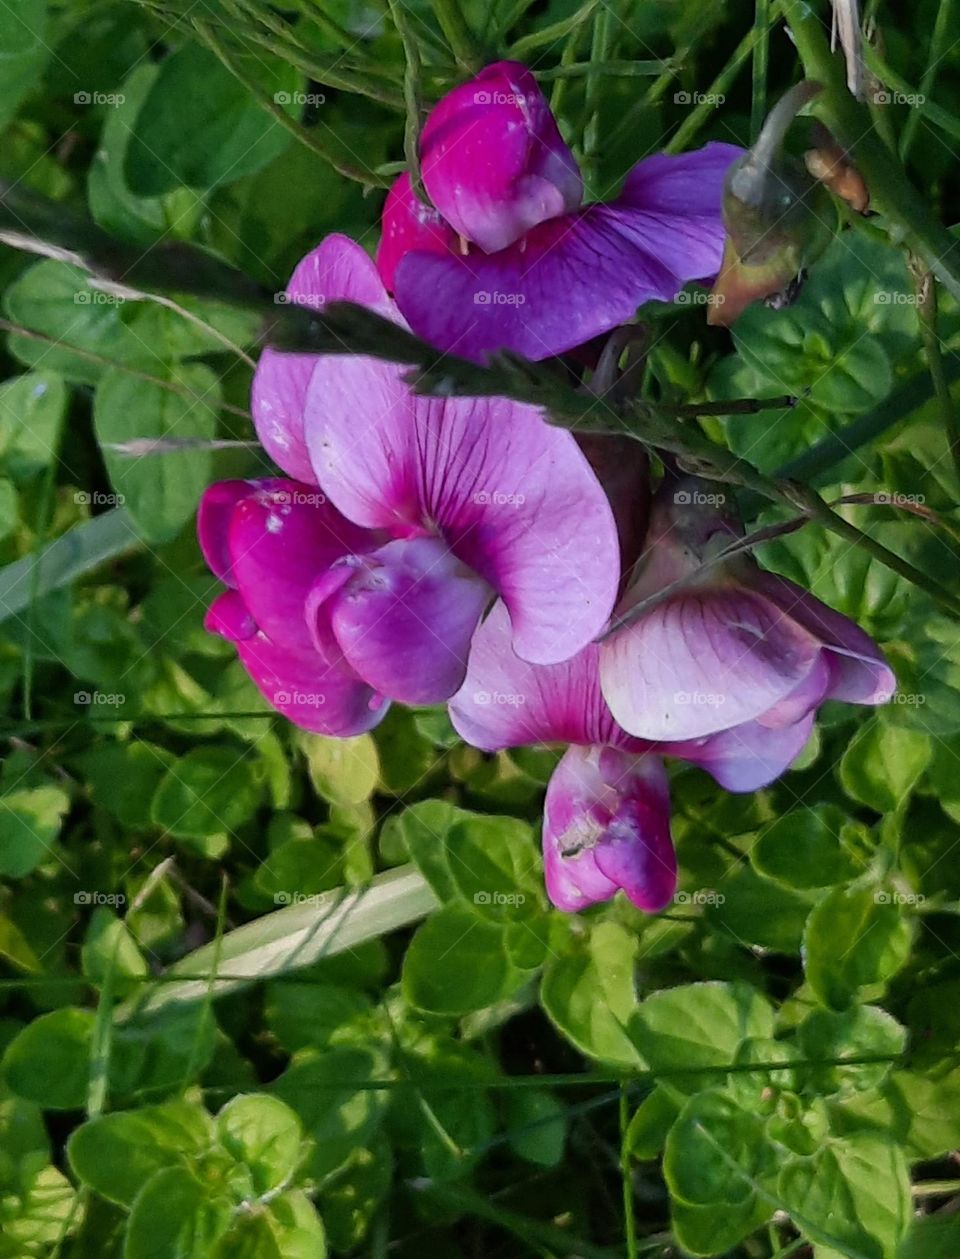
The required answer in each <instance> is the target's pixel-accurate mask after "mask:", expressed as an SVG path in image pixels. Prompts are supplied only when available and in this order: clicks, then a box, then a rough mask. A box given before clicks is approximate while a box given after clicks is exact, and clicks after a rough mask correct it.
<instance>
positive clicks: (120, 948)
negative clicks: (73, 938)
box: [80, 905, 150, 995]
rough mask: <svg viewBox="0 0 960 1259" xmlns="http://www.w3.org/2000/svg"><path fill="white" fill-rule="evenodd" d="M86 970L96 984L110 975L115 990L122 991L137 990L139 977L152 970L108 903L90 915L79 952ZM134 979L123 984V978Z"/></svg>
mask: <svg viewBox="0 0 960 1259" xmlns="http://www.w3.org/2000/svg"><path fill="white" fill-rule="evenodd" d="M80 956H81V960H82V964H83V973H84V975H86V977H87V978H88V979H90V980H92V981H93V982H94V983H95V984H102V983H103V982H104V980H105V978H106V977H107V976H108V975H110V976H111V977H112V982H113V991H114V992H115V993H117V994H119V995H122V994H123V993H124V992H131V991H134V992H135V991H136V990H137V988H138V984H137V983H136V982H135V981H136V980H138V979H145V978H146V976H147V975H149V973H150V968H149V967H148V966H147V960H146V958H145V957H144V956H143V954H142V953H141V952H140V949H139V947H138V945H137V942H136V940H135V939H134V938H133V936H132V935H131V934H130V931H129V929H128V928H127V926H126V924H125V923H124V922H122V921H121V920H120V919H119V918H118V917H117V916H116V914H115V913H114V912H113V911H112V910H111V909H108V908H107V907H106V906H105V905H98V906H97V908H96V909H95V910H94V911H93V913H92V915H91V916H90V922H89V923H88V925H87V934H86V937H85V939H84V942H83V947H82V949H81V952H80ZM124 979H128V980H133V981H134V982H132V983H126V984H124V983H123V982H122V980H124Z"/></svg>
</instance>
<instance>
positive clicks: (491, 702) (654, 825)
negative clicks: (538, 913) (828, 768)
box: [449, 604, 813, 912]
mask: <svg viewBox="0 0 960 1259" xmlns="http://www.w3.org/2000/svg"><path fill="white" fill-rule="evenodd" d="M600 651H601V648H600V646H599V645H598V644H596V643H592V644H590V645H588V646H587V647H585V648H584V649H583V650H582V651H580V652H579V653H578V654H577V655H576V656H575V657H573V658H572V659H570V660H567V661H565V662H563V663H561V664H555V665H546V666H545V665H532V664H530V663H528V662H526V661H523V660H521V659H520V658H519V657H518V656H517V655H516V653H515V652H514V651H513V650H512V648H511V644H510V620H509V616H508V614H507V612H506V609H505V608H504V607H503V605H502V604H497V605H496V606H495V607H494V608H493V610H492V611H491V613H490V615H489V616H488V617H487V619H486V620H485V621H484V623H483V625H482V626H481V627H480V629H479V630H478V631H477V633H476V634H475V635H474V639H473V645H472V648H471V652H470V663H469V668H468V670H467V676H466V678H465V679H464V683H463V686H462V687H461V688H460V690H459V691H458V692H457V694H456V695H455V696H454V697H453V699H452V700H451V701H450V706H449V707H450V717H451V720H452V722H453V724H454V726H455V728H456V730H457V732H458V734H459V735H460V736H461V738H463V739H464V740H466V742H467V743H470V744H472V745H473V746H474V747H478V748H482V749H483V750H484V751H488V752H493V751H498V750H499V749H501V748H508V747H521V746H524V745H529V744H540V743H553V742H562V743H569V744H570V745H571V746H570V747H569V748H568V749H567V751H566V752H565V753H564V754H563V756H562V757H561V759H560V761H559V763H558V764H557V767H556V769H555V770H554V772H553V775H552V776H551V779H550V783H549V785H548V787H547V794H546V800H545V802H544V817H543V863H544V876H545V880H546V886H547V892H548V895H549V896H550V899H551V901H552V902H553V904H554V905H556V906H557V907H558V908H559V909H565V910H569V911H576V910H579V909H583V908H585V907H586V906H587V905H592V904H594V903H596V902H597V901H603V900H607V899H609V898H610V897H611V896H613V895H614V894H615V892H616V891H617V890H618V888H622V889H623V890H624V892H625V893H626V895H627V896H628V897H629V899H630V900H631V901H632V902H633V903H634V904H635V905H636V906H638V908H640V909H642V910H645V911H647V912H656V911H657V910H659V909H662V908H663V907H664V906H665V905H666V904H667V903H668V902H669V901H670V900H671V898H672V897H673V894H674V891H675V889H676V881H677V862H676V856H675V854H674V850H673V844H672V842H671V839H670V802H669V795H668V790H667V778H666V773H665V770H664V766H663V760H662V758H663V757H664V756H671V757H678V758H682V759H684V760H687V761H690V762H692V763H694V764H697V765H700V766H702V767H703V768H704V769H706V770H708V771H709V772H710V773H711V774H712V775H713V777H714V778H715V779H716V780H717V781H718V782H719V783H720V784H721V785H722V786H725V787H727V788H728V789H729V790H732V791H754V790H756V789H757V788H758V787H763V786H766V784H767V783H769V782H771V781H772V780H773V779H774V778H776V777H777V776H778V775H779V774H781V773H782V772H783V770H784V769H786V768H787V766H788V765H789V764H790V762H791V761H793V760H794V759H795V757H796V756H797V755H798V754H799V752H800V751H801V750H802V748H803V745H804V744H805V743H806V741H807V738H808V736H809V734H810V730H811V728H812V724H813V718H812V716H810V717H808V718H806V719H805V720H803V721H800V722H797V723H795V724H794V725H793V726H791V727H790V728H788V729H785V730H782V731H781V730H778V731H768V730H764V729H762V728H761V727H760V726H758V725H757V724H756V723H747V724H745V725H744V726H742V727H740V728H739V729H736V730H730V731H725V732H723V733H721V734H718V735H714V736H712V737H711V738H704V739H693V740H689V741H687V742H683V743H655V742H651V741H647V740H643V739H637V738H635V737H633V736H632V735H630V734H628V733H627V732H626V731H625V730H624V729H623V728H622V727H621V726H619V725H618V724H617V722H616V721H615V720H614V718H613V714H612V713H611V712H610V709H609V708H608V707H607V704H606V702H605V701H604V698H603V694H602V692H601V689H600Z"/></svg>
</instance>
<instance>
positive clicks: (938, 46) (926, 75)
mask: <svg viewBox="0 0 960 1259" xmlns="http://www.w3.org/2000/svg"><path fill="white" fill-rule="evenodd" d="M952 18H953V0H940V7H939V8H938V9H937V20H936V21H935V22H934V24H933V34H932V35H931V36H930V47H929V48H928V49H927V64H926V68H925V69H924V71H923V74H922V76H921V78H920V92H919V95H920V96H922V97H923V98H924V100H926V98H927V97H929V95H930V93H931V91H932V90H933V85H934V83H935V82H936V78H937V67H938V66H939V65H940V62H941V61H942V60H943V59H944V57H945V56H946V54H947V51H948V50H947V49H946V48H945V45H946V42H947V32H948V31H949V30H950V23H951V20H952ZM919 125H920V114H919V113H918V112H917V110H916V109H914V110H911V112H910V113H909V114H908V116H907V121H906V123H905V124H904V128H903V135H902V137H901V139H900V160H901V162H906V160H907V158H908V157H909V156H910V149H911V148H912V146H913V141H914V138H915V136H916V134H917V127H918V126H919Z"/></svg>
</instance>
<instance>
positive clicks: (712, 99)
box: [664, 28, 757, 153]
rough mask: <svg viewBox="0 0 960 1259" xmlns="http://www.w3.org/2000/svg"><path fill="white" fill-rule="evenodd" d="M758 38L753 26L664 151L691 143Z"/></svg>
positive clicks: (684, 146)
mask: <svg viewBox="0 0 960 1259" xmlns="http://www.w3.org/2000/svg"><path fill="white" fill-rule="evenodd" d="M756 38H757V32H756V29H755V28H751V29H750V30H749V31H747V33H746V35H744V37H743V39H741V41H740V43H739V44H738V45H737V47H736V48H735V49H734V51H733V55H732V56H731V57H730V60H729V61H728V62H727V64H726V65H725V66H724V67H723V69H722V70H721V71H720V73H719V74H718V75H717V77H716V78H715V79H714V80H713V82H712V83H711V84H710V86H709V87H708V88H707V90H706V91H705V92H704V93H702V97H701V99H700V100H699V101H698V102H697V104H696V105H695V106H694V107H693V109H692V110H691V111H690V114H689V116H688V117H687V118H686V119H685V120H684V121H683V122H682V123H681V124H680V126H679V127H678V129H677V131H676V132H675V133H674V135H673V136H672V138H671V140H670V142H669V144H668V145H667V147H666V149H665V150H664V152H666V153H681V152H682V151H683V150H684V149H685V148H686V147H687V146H688V145H689V143H690V141H691V140H692V139H693V137H694V136H695V135H696V134H697V132H698V131H699V130H700V128H701V127H702V126H703V124H704V123H705V122H706V120H707V119H708V118H709V117H710V115H711V114H712V113H713V111H714V110H715V109H716V108H717V105H716V98H717V97H719V96H726V94H727V89H728V88H729V87H730V85H731V83H733V81H734V79H735V78H736V77H737V75H738V74H739V72H740V67H741V66H742V65H743V64H744V63H745V62H746V60H747V58H748V57H749V56H750V53H751V52H752V51H753V46H754V42H755V40H756Z"/></svg>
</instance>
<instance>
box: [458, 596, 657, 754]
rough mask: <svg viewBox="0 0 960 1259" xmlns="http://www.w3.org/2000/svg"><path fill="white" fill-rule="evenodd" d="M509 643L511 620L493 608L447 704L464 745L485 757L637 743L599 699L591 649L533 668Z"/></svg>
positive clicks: (596, 666)
mask: <svg viewBox="0 0 960 1259" xmlns="http://www.w3.org/2000/svg"><path fill="white" fill-rule="evenodd" d="M511 637H512V628H511V625H510V616H509V614H508V612H507V609H506V608H505V607H504V605H503V604H502V603H497V604H496V605H495V606H494V607H493V609H492V610H491V612H490V614H489V616H488V617H487V618H486V620H485V621H484V622H483V624H482V625H481V626H480V628H479V629H478V630H477V632H476V633H475V634H474V636H473V645H472V647H471V649H470V663H469V666H468V668H467V676H466V678H465V679H464V682H463V685H462V686H461V688H460V690H459V691H458V692H457V694H456V695H455V696H454V697H453V699H452V700H451V701H450V719H451V721H452V722H453V724H454V727H455V728H456V731H457V733H458V734H459V735H460V737H461V738H462V739H464V740H465V741H466V742H467V743H470V744H472V745H473V746H474V747H477V748H482V749H483V750H484V751H485V752H495V751H498V750H499V749H500V748H515V747H523V746H524V745H526V744H532V743H554V742H556V743H582V744H591V743H597V744H603V743H609V744H617V743H619V744H621V745H626V744H630V745H633V744H637V741H636V740H631V739H630V738H629V736H627V735H625V734H624V733H623V731H622V730H620V728H619V727H618V726H617V724H616V723H615V722H614V720H613V717H612V716H611V715H610V710H609V709H608V708H607V705H606V703H605V702H604V699H603V696H602V695H601V693H600V672H599V658H600V649H599V647H597V645H596V644H594V643H591V644H590V645H589V646H587V647H585V648H584V649H583V650H582V651H581V652H579V653H578V654H577V655H576V656H573V657H572V658H571V659H570V660H565V661H564V662H563V663H562V664H553V665H532V664H528V663H527V661H525V660H521V659H520V657H519V656H518V655H517V654H516V652H515V651H514V650H513V646H512V644H511ZM632 750H639V744H637V746H636V747H635V748H632Z"/></svg>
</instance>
